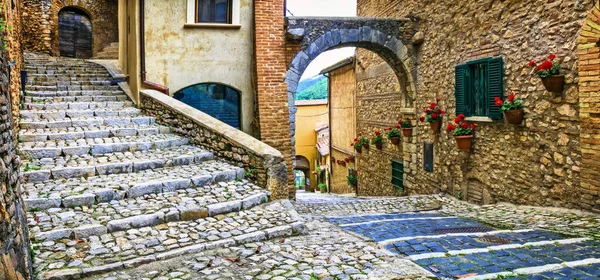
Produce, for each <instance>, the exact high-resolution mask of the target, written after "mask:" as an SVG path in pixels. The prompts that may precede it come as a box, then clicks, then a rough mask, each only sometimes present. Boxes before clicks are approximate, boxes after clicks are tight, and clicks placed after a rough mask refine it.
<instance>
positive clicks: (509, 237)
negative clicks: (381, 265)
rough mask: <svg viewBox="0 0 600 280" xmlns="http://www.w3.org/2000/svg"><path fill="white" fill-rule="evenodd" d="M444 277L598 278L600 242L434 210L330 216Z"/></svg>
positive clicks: (344, 225) (342, 226) (338, 223)
mask: <svg viewBox="0 0 600 280" xmlns="http://www.w3.org/2000/svg"><path fill="white" fill-rule="evenodd" d="M328 220H329V221H330V222H332V223H335V224H337V225H338V226H339V227H341V228H342V229H344V230H347V231H350V232H354V233H357V234H360V235H362V236H365V237H368V238H370V239H372V240H374V241H376V242H377V243H379V244H381V245H383V246H384V247H385V248H386V249H387V250H389V251H391V252H392V253H395V254H398V255H400V256H402V257H405V258H406V259H409V260H412V261H414V262H416V263H417V264H419V265H420V266H422V267H424V268H425V269H427V270H428V271H430V272H432V273H434V274H435V275H436V276H438V277H440V278H442V279H445V278H449V279H456V278H465V279H497V278H500V277H502V278H501V279H570V280H572V279H579V280H583V279H590V280H591V279H599V278H600V242H598V241H594V240H592V239H589V238H573V237H567V236H561V235H558V234H553V233H549V232H546V231H542V230H536V229H522V230H501V229H495V228H492V227H490V226H488V225H484V224H481V223H478V222H474V221H471V220H467V219H463V218H458V217H452V216H443V215H440V214H439V213H437V212H435V211H428V212H420V213H404V214H377V215H361V216H352V217H340V218H331V217H330V218H328Z"/></svg>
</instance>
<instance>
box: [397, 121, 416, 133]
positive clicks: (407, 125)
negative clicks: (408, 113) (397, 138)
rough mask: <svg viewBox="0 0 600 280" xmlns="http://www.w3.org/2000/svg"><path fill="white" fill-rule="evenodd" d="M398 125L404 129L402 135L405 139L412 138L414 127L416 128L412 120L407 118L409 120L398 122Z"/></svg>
mask: <svg viewBox="0 0 600 280" xmlns="http://www.w3.org/2000/svg"><path fill="white" fill-rule="evenodd" d="M398 123H399V124H400V126H401V127H402V135H404V137H411V136H412V131H413V127H414V125H413V123H412V120H411V119H408V118H407V119H403V120H400V121H398Z"/></svg>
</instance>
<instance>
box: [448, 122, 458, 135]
mask: <svg viewBox="0 0 600 280" xmlns="http://www.w3.org/2000/svg"><path fill="white" fill-rule="evenodd" d="M455 129H456V126H454V125H453V124H451V123H449V124H448V128H447V131H448V133H450V132H452V131H454V130H455Z"/></svg>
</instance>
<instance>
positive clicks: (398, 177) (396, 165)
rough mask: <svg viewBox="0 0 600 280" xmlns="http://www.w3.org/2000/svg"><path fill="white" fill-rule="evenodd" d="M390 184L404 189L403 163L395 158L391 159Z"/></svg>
mask: <svg viewBox="0 0 600 280" xmlns="http://www.w3.org/2000/svg"><path fill="white" fill-rule="evenodd" d="M392 185H394V187H396V188H399V189H404V164H403V163H402V162H399V161H395V160H392Z"/></svg>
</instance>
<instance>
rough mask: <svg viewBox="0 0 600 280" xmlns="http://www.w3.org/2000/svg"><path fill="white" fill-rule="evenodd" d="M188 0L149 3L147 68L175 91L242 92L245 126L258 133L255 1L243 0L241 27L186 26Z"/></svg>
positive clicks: (155, 79)
mask: <svg viewBox="0 0 600 280" xmlns="http://www.w3.org/2000/svg"><path fill="white" fill-rule="evenodd" d="M186 16H187V0H169V1H164V0H147V1H146V3H145V25H146V26H145V28H146V32H145V35H146V72H147V73H148V74H147V79H148V80H149V81H152V82H155V83H158V84H161V85H165V86H167V87H169V89H170V92H171V94H174V93H175V92H177V91H178V90H180V89H182V88H185V87H188V86H191V85H195V84H198V83H220V84H225V85H228V86H230V87H232V88H235V89H236V90H239V91H240V94H241V113H242V118H241V120H242V130H243V131H244V132H246V133H249V134H252V133H254V132H253V131H252V126H253V118H254V113H253V110H254V92H253V88H252V75H251V73H252V71H253V69H252V55H253V53H252V27H253V26H252V1H251V0H242V1H240V21H241V22H240V23H241V27H240V28H218V27H206V26H204V27H200V26H190V25H187V27H186V26H185V23H186Z"/></svg>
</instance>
